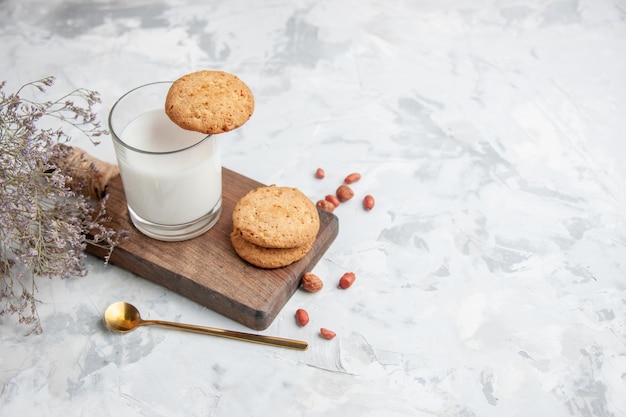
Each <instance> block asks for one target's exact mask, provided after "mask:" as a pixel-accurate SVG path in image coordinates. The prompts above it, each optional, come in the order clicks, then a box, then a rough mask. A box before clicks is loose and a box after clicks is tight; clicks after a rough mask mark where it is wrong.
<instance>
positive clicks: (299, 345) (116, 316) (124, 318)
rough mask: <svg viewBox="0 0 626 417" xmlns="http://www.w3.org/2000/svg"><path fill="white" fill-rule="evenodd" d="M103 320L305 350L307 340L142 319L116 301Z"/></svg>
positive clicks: (122, 328)
mask: <svg viewBox="0 0 626 417" xmlns="http://www.w3.org/2000/svg"><path fill="white" fill-rule="evenodd" d="M104 321H105V323H106V324H107V326H108V327H109V328H110V329H111V330H114V331H116V332H120V333H127V332H130V331H132V330H135V329H136V328H137V327H139V326H147V325H157V326H164V327H171V328H175V329H179V330H185V331H187V332H192V333H201V334H208V335H210V336H219V337H226V338H229V339H236V340H245V341H247V342H253V343H260V344H262V345H270V346H278V347H284V348H289V349H297V350H307V348H308V347H309V345H308V343H307V342H303V341H301V340H292V339H283V338H280V337H273V336H263V335H259V334H251V333H242V332H236V331H233V330H222V329H215V328H212V327H202V326H195V325H193V324H183V323H174V322H170V321H161V320H142V319H141V315H140V314H139V310H137V308H136V307H135V306H133V305H132V304H129V303H126V302H124V301H118V302H117V303H113V304H111V305H110V306H108V307H107V309H106V311H105V312H104Z"/></svg>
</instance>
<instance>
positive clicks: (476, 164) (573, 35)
mask: <svg viewBox="0 0 626 417" xmlns="http://www.w3.org/2000/svg"><path fill="white" fill-rule="evenodd" d="M0 51H2V57H3V58H2V60H0V79H3V80H7V82H8V86H7V87H8V88H9V87H15V86H18V85H20V84H21V83H23V82H26V81H32V80H35V79H38V78H41V77H43V76H47V75H54V76H56V77H57V83H56V86H55V88H54V90H52V91H58V92H66V91H67V90H68V89H70V88H72V87H86V88H89V89H93V90H97V91H99V92H100V93H101V95H102V99H103V103H102V105H101V107H100V109H99V113H100V115H101V118H102V120H106V116H107V113H108V109H109V108H110V106H111V105H112V104H113V102H114V100H115V99H116V98H117V97H118V96H119V95H121V94H122V93H123V92H125V91H126V90H128V89H130V88H132V87H135V86H137V85H140V84H143V83H146V82H151V81H157V80H163V79H174V78H177V77H178V76H181V75H183V74H185V73H188V72H191V71H194V70H198V69H205V68H211V69H223V70H227V71H229V72H232V73H235V74H237V75H239V76H240V77H241V78H242V79H244V80H245V81H246V82H247V83H248V84H249V85H250V87H251V88H252V90H253V91H254V93H255V96H256V101H257V107H256V112H255V114H254V116H253V118H252V119H251V120H250V122H249V123H248V124H246V125H245V126H244V127H243V128H241V129H239V130H238V131H236V132H233V133H232V134H230V137H228V138H226V137H225V138H224V139H223V141H222V149H223V160H224V165H225V166H227V167H228V168H231V169H234V170H236V171H239V172H240V173H242V174H244V175H247V176H249V177H252V178H254V179H257V180H259V181H262V182H264V183H277V184H282V185H291V186H297V187H299V188H301V189H302V190H303V191H304V192H305V193H307V194H308V195H309V196H310V197H311V198H313V199H317V198H319V197H321V196H323V195H325V194H327V193H329V192H332V191H333V190H334V188H335V187H336V185H338V183H339V182H340V181H341V179H342V178H343V176H345V175H346V174H347V173H350V172H352V171H359V172H361V173H362V174H363V179H362V180H361V181H360V182H359V183H357V184H356V185H355V187H354V188H355V191H356V193H357V195H359V196H362V195H364V194H365V193H371V194H372V195H374V196H375V197H376V198H377V206H376V208H375V209H374V210H373V211H372V212H369V213H366V212H364V211H363V210H362V209H361V208H360V205H359V201H358V200H354V201H352V202H350V203H348V204H346V205H344V206H342V207H341V208H340V209H338V210H337V212H336V214H337V215H338V217H339V219H340V233H339V236H338V238H337V240H336V241H335V243H334V244H333V245H332V247H331V248H330V250H329V251H328V252H327V253H326V254H325V256H324V257H323V259H322V260H321V261H320V263H319V264H318V265H317V267H316V268H315V270H314V272H315V273H317V274H318V275H320V276H321V277H323V278H324V279H325V281H326V283H327V285H326V287H325V289H324V290H323V291H322V292H321V293H317V294H314V295H311V294H307V293H304V292H302V291H298V292H297V293H296V294H295V295H294V296H293V298H292V299H291V300H290V301H289V302H288V304H287V305H286V307H285V308H284V309H283V311H282V312H281V313H280V314H279V316H278V318H277V319H276V320H275V322H274V323H273V324H272V325H271V326H270V327H269V328H268V329H267V330H266V331H264V332H263V333H265V334H270V335H276V336H282V337H290V338H302V339H305V340H307V341H309V342H310V345H311V346H310V349H309V350H308V351H306V352H297V351H289V350H283V349H276V348H271V347H263V346H258V345H252V344H247V343H242V342H236V341H230V340H224V339H216V338H209V337H204V336H200V335H194V334H183V333H178V332H173V331H168V330H163V329H157V328H145V329H141V330H139V331H136V332H134V333H131V334H127V335H118V334H113V333H110V332H109V331H107V330H106V329H105V328H104V326H103V324H102V321H101V315H102V313H103V311H104V309H105V308H106V306H107V305H108V304H109V303H110V302H112V301H116V300H119V299H126V300H129V301H132V302H133V303H135V304H136V305H138V306H139V307H141V310H142V312H143V314H144V316H145V317H148V318H160V319H166V320H167V319H172V320H179V321H184V322H190V323H195V324H201V325H208V326H216V327H226V328H232V329H236V330H244V331H245V330H247V329H245V328H244V327H243V326H241V325H238V324H237V323H235V322H232V321H230V320H228V319H225V318H224V317H222V316H220V315H218V314H216V313H214V312H212V311H210V310H208V309H206V308H202V307H200V306H199V305H197V304H195V303H193V302H190V301H189V300H187V299H185V298H183V297H180V296H178V295H176V294H173V293H171V292H169V291H167V290H165V289H163V288H161V287H159V286H156V285H153V284H151V283H150V282H148V281H146V280H143V279H140V278H137V277H135V276H133V275H132V274H130V273H128V272H126V271H124V270H121V269H119V268H116V267H112V266H109V267H105V266H103V265H102V263H101V262H100V261H98V260H96V259H90V260H89V261H88V263H89V266H90V272H89V274H88V275H87V276H86V277H84V278H76V279H70V280H63V281H61V280H40V281H39V283H38V287H39V292H38V296H39V298H40V300H41V304H40V306H39V312H40V315H41V319H42V323H43V327H44V332H43V334H41V335H31V336H24V328H23V327H21V326H18V325H17V324H15V323H14V320H12V319H11V318H3V319H2V320H0V414H1V415H2V416H17V415H23V416H32V415H46V416H91V417H95V416H111V415H120V416H275V415H279V416H349V415H362V416H392V417H395V416H446V417H474V416H476V417H478V416H481V417H482V416H551V417H556V416H563V417H565V416H576V417H587V416H603V417H609V416H624V415H626V395H624V393H625V392H626V330H625V326H626V265H625V264H624V262H625V261H624V260H625V259H626V225H625V224H624V215H625V213H626V210H625V208H626V164H625V163H624V156H625V155H626V144H625V142H624V128H625V125H624V123H625V122H624V109H626V76H625V74H626V3H625V2H624V1H623V0H578V1H576V0H511V1H502V0H477V1H473V2H467V1H462V0H442V1H436V0H417V1H387V2H381V1H372V0H368V1H358V2H357V1H348V0H322V1H317V0H300V1H291V2H287V1H284V0H282V1H278V0H273V1H257V2H248V1H240V0H235V1H232V0H228V1H227V0H216V1H211V2H208V1H201V0H195V1H193V0H185V1H183V0H180V1H177V0H171V1H166V0H161V1H138V0H133V1H125V0H124V1H122V0H118V1H92V2H89V1H78V0H74V1H61V0H38V1H24V0H3V1H0ZM81 141H82V139H77V141H76V142H75V144H77V145H81V146H86V147H87V149H88V150H89V151H90V152H91V153H93V154H95V155H96V156H99V157H100V158H102V159H106V160H109V161H113V160H114V157H113V148H112V145H111V143H110V142H109V141H108V140H106V139H105V140H104V141H103V143H102V144H101V145H99V146H97V147H92V146H91V145H89V144H88V143H87V144H84V143H82V142H81ZM318 166H321V167H323V168H324V169H325V170H326V173H327V178H326V179H324V180H323V181H319V180H316V179H315V178H313V172H314V171H315V169H316V168H317V167H318ZM346 270H353V271H354V272H356V274H357V276H358V280H357V283H356V284H355V285H354V286H353V287H352V288H350V289H349V290H348V291H340V290H337V289H335V288H334V282H336V280H337V279H338V277H339V276H340V275H341V274H342V273H343V272H344V271H346ZM300 307H303V308H306V309H307V310H308V311H309V313H310V314H311V324H309V326H307V327H305V328H299V327H297V326H296V325H295V323H294V320H293V314H294V312H295V310H296V309H297V308H300ZM321 326H324V327H329V328H332V329H333V330H335V331H336V332H337V337H336V338H335V339H334V340H332V341H326V340H323V339H321V338H319V337H318V336H317V329H318V328H319V327H321Z"/></svg>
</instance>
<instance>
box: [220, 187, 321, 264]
mask: <svg viewBox="0 0 626 417" xmlns="http://www.w3.org/2000/svg"><path fill="white" fill-rule="evenodd" d="M319 227H320V219H319V214H318V211H317V208H316V207H315V204H313V202H312V201H311V200H310V199H309V198H308V197H307V196H306V195H304V194H303V193H302V192H301V191H300V190H298V189H297V188H290V187H277V186H274V185H272V186H267V187H259V188H256V189H254V190H252V191H250V192H249V193H248V194H246V195H245V196H244V197H242V198H241V199H240V200H239V201H238V202H237V204H236V205H235V208H234V210H233V231H232V233H231V236H230V238H231V242H232V244H233V248H234V249H235V252H237V254H238V255H239V256H240V257H241V258H242V259H244V260H245V261H247V262H249V263H251V264H253V265H255V266H258V267H260V268H280V267H283V266H287V265H290V264H292V263H293V262H296V261H298V260H300V259H302V258H303V257H304V255H306V254H307V253H308V252H309V250H310V249H311V247H313V243H314V242H315V239H316V237H317V232H318V231H319Z"/></svg>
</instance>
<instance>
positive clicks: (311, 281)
mask: <svg viewBox="0 0 626 417" xmlns="http://www.w3.org/2000/svg"><path fill="white" fill-rule="evenodd" d="M300 284H302V288H303V289H304V290H305V291H308V292H318V291H319V290H321V289H322V287H323V286H324V283H323V282H322V280H321V279H320V277H318V276H317V275H315V274H312V273H310V272H305V273H304V275H302V278H301V279H300Z"/></svg>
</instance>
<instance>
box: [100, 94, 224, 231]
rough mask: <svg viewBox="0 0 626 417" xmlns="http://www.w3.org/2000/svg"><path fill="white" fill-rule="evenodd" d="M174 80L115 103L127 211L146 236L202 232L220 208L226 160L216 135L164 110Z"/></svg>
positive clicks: (112, 124)
mask: <svg viewBox="0 0 626 417" xmlns="http://www.w3.org/2000/svg"><path fill="white" fill-rule="evenodd" d="M171 85H172V83H171V82H156V83H152V84H147V85H143V86H141V87H137V88H135V89H134V90H131V91H129V92H128V93H126V94H125V95H123V96H122V97H121V98H120V99H119V100H118V101H117V102H116V103H115V104H114V105H113V107H112V108H111V112H110V114H109V129H110V131H111V136H112V137H113V144H114V147H115V155H116V157H117V161H118V165H119V168H120V174H121V176H122V184H123V186H124V193H125V194H126V201H127V203H128V212H129V215H130V218H131V220H132V222H133V224H134V225H135V227H136V228H137V229H138V230H139V231H141V232H142V233H143V234H145V235H146V236H149V237H152V238H154V239H158V240H164V241H180V240H186V239H191V238H193V237H196V236H199V235H201V234H202V233H204V232H206V231H207V230H209V229H210V228H211V227H212V226H213V225H214V224H215V223H216V222H217V220H218V218H219V216H220V212H221V208H222V162H221V154H220V150H219V148H218V143H217V138H216V136H215V135H208V136H207V135H206V134H204V133H199V132H193V131H189V130H184V129H182V128H181V127H179V126H178V125H176V124H175V123H174V122H172V121H171V120H170V119H169V117H168V116H167V115H166V114H165V97H166V95H167V92H168V90H169V88H170V86H171Z"/></svg>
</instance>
